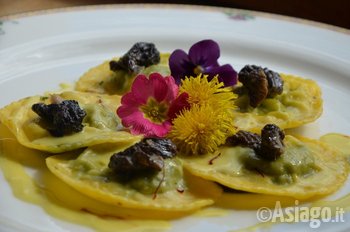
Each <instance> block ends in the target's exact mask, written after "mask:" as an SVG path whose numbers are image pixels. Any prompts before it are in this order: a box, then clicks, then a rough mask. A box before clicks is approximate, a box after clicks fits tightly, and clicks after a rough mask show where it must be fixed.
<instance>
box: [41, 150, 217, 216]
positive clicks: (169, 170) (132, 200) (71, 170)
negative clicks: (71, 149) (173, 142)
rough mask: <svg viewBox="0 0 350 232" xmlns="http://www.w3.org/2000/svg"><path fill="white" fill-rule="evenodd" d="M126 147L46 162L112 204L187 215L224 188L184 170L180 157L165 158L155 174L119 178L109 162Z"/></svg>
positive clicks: (63, 176)
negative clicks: (160, 168) (128, 178)
mask: <svg viewBox="0 0 350 232" xmlns="http://www.w3.org/2000/svg"><path fill="white" fill-rule="evenodd" d="M125 148H126V147H120V146H119V147H118V146H117V147H116V146H107V145H97V146H93V147H89V148H87V149H86V150H85V151H84V152H83V153H82V154H80V155H79V156H78V157H74V156H72V155H56V156H51V157H48V158H47V159H46V164H47V166H48V168H49V169H50V171H51V172H52V173H53V174H55V175H56V176H57V177H58V178H60V179H61V180H62V181H64V182H65V183H67V184H68V185H70V186H71V187H73V188H74V189H75V190H77V191H79V192H80V193H82V194H84V195H86V196H88V197H90V198H92V199H95V200H97V201H100V202H103V203H106V204H109V205H112V206H118V207H126V208H131V209H143V210H145V209H146V210H155V211H164V212H173V213H174V214H178V213H182V214H186V213H189V212H193V211H194V210H198V209H200V208H202V207H204V206H208V205H211V204H213V203H214V199H216V198H218V197H219V196H220V194H221V188H220V187H218V186H217V185H216V184H215V183H212V182H209V181H206V180H203V179H201V178H198V177H195V176H191V175H189V174H188V173H186V172H184V171H183V169H182V164H181V162H180V160H178V159H176V158H175V159H173V158H169V159H165V160H164V161H165V167H164V168H163V170H162V171H160V172H159V173H157V174H155V175H150V176H147V175H146V176H141V177H138V178H137V179H132V180H129V181H127V182H123V181H120V180H118V179H115V176H113V174H112V173H111V172H110V170H109V168H108V163H109V160H110V157H111V156H112V155H113V154H114V153H117V152H119V151H122V150H124V149H125ZM204 189H205V191H203V190H204Z"/></svg>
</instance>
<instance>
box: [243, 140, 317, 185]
mask: <svg viewBox="0 0 350 232" xmlns="http://www.w3.org/2000/svg"><path fill="white" fill-rule="evenodd" d="M288 143H289V144H288V146H287V148H286V151H285V152H284V153H283V154H282V155H281V156H280V157H279V158H278V159H277V160H276V161H267V160H264V159H261V158H260V157H258V156H256V155H255V153H254V152H247V153H246V155H244V156H240V157H241V162H242V163H243V164H244V166H245V167H246V168H247V169H249V170H253V171H256V172H259V173H261V174H262V175H267V176H269V177H271V180H272V181H273V182H274V183H276V184H281V185H283V184H291V183H294V182H296V181H297V180H298V178H299V177H306V176H308V175H311V174H313V173H314V172H316V171H318V169H319V168H318V167H317V165H316V164H315V160H314V157H313V156H312V155H311V154H310V151H309V149H308V148H307V147H306V146H305V145H304V144H302V143H301V142H300V141H298V140H296V139H293V140H291V139H289V140H288ZM247 150H250V151H252V150H251V149H248V148H247Z"/></svg>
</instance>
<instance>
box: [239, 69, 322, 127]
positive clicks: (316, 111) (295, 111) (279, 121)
mask: <svg viewBox="0 0 350 232" xmlns="http://www.w3.org/2000/svg"><path fill="white" fill-rule="evenodd" d="M280 76H281V78H282V79H283V81H284V87H283V93H282V94H281V95H277V96H275V97H273V98H266V99H265V100H263V102H262V103H261V104H260V105H259V106H258V107H256V108H253V107H251V106H249V96H248V95H247V94H246V93H245V94H242V95H239V96H238V98H237V99H236V100H235V105H236V106H237V109H236V112H235V119H234V125H235V126H237V127H238V128H239V129H240V130H247V131H253V132H259V131H260V129H261V128H263V127H264V126H265V125H266V124H269V123H273V124H276V125H277V126H279V127H280V128H282V129H287V128H295V127H298V126H301V125H304V124H306V123H309V122H313V121H315V120H316V119H317V118H319V117H320V116H321V114H322V111H323V101H322V96H321V89H320V87H319V86H318V85H317V83H316V82H315V81H313V80H308V79H303V78H301V77H296V76H293V75H287V74H280Z"/></svg>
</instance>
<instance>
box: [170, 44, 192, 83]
mask: <svg viewBox="0 0 350 232" xmlns="http://www.w3.org/2000/svg"><path fill="white" fill-rule="evenodd" d="M194 67H195V65H194V64H193V63H192V62H191V61H190V58H189V57H188V55H187V54H186V52H184V51H183V50H181V49H176V50H175V51H174V52H173V53H171V55H170V57H169V68H170V71H171V75H172V76H173V77H174V79H175V82H176V84H178V85H179V84H180V83H181V78H184V77H185V76H187V75H188V73H189V72H192V70H193V69H194Z"/></svg>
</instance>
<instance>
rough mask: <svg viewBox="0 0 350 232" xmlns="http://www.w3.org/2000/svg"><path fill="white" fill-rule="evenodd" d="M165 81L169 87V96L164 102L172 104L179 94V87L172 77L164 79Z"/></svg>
mask: <svg viewBox="0 0 350 232" xmlns="http://www.w3.org/2000/svg"><path fill="white" fill-rule="evenodd" d="M164 80H165V82H166V84H167V86H168V94H167V96H166V98H165V99H164V100H166V101H167V102H171V101H173V100H174V99H175V98H176V96H177V94H178V93H179V86H178V85H177V84H176V83H175V79H174V78H173V77H172V76H167V77H165V78H164Z"/></svg>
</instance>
